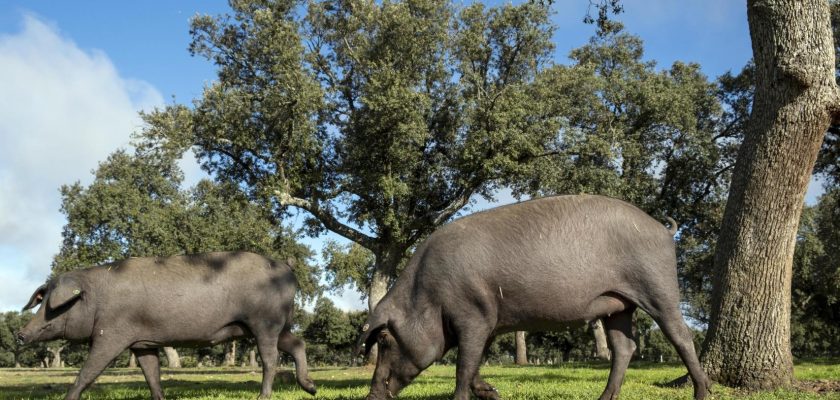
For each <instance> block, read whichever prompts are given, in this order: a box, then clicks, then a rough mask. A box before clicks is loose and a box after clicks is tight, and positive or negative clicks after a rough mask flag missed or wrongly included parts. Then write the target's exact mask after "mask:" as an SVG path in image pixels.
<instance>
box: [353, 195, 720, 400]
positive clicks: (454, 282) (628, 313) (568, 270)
mask: <svg viewBox="0 0 840 400" xmlns="http://www.w3.org/2000/svg"><path fill="white" fill-rule="evenodd" d="M670 222H671V229H670V230H669V229H666V228H665V227H664V226H663V225H662V224H661V223H659V222H657V221H656V220H654V219H653V218H651V217H650V216H648V215H647V214H645V213H644V212H643V211H641V210H639V209H638V208H636V207H634V206H632V205H630V204H628V203H625V202H623V201H620V200H616V199H611V198H607V197H602V196H589V195H581V196H558V197H547V198H542V199H536V200H531V201H526V202H522V203H519V204H514V205H508V206H504V207H499V208H496V209H494V210H489V211H485V212H480V213H476V214H474V215H471V216H468V217H465V218H461V219H459V220H456V221H454V222H452V223H450V224H447V225H445V226H443V227H442V228H440V229H438V230H437V231H436V232H434V233H433V234H432V235H431V236H429V238H428V239H427V240H426V241H425V242H424V243H423V244H421V245H420V246H419V247H418V249H417V251H416V252H415V254H414V256H413V257H412V258H411V260H410V261H409V262H408V264H407V266H406V268H405V270H404V271H403V273H402V275H400V277H399V279H397V281H396V282H395V284H394V286H393V288H392V289H391V290H390V291H389V292H388V294H387V295H386V296H385V297H384V298H383V299H382V301H381V302H380V303H379V304H378V305H377V306H376V308H375V310H374V311H373V312H372V313H371V315H370V316H369V317H368V320H367V323H366V324H365V325H364V327H363V328H362V332H363V333H362V335H361V337H360V338H359V351H360V352H361V351H363V348H362V347H364V349H370V347H371V346H372V345H373V344H374V343H378V347H379V353H378V359H377V362H376V370H375V371H374V374H373V380H372V382H371V388H370V394H369V395H368V397H367V398H368V399H369V400H381V399H388V398H392V397H394V396H396V395H397V393H398V392H399V391H400V390H401V389H402V388H403V387H405V386H406V385H408V384H409V383H410V382H411V381H412V380H413V379H414V378H415V377H416V376H417V375H418V374H420V372H421V371H422V370H424V369H425V368H427V367H428V366H429V365H430V364H432V363H433V362H434V361H436V360H438V359H440V357H442V356H443V354H444V353H445V352H446V351H447V350H449V349H450V348H453V347H458V363H457V369H456V384H455V399H457V400H467V399H469V398H470V391H472V393H473V394H475V395H476V397H478V398H480V399H498V398H499V395H498V393H497V392H496V390H495V389H494V388H493V387H492V386H490V385H489V384H488V383H486V382H485V381H484V380H483V379H482V378H481V377H480V375H479V372H478V369H479V365H480V363H481V359H482V356H483V354H484V352H485V351H486V349H487V347H488V346H489V345H490V344H491V343H492V341H493V338H494V337H495V336H496V335H497V334H499V333H503V332H510V331H515V330H526V331H527V330H534V331H541V330H552V329H556V328H558V327H562V326H564V325H570V324H575V323H584V322H586V321H591V320H594V319H596V318H601V319H603V321H604V325H605V328H606V330H607V335H608V337H609V342H610V348H611V349H612V368H611V370H610V376H609V380H608V383H607V387H606V389H605V390H604V392H603V394H602V395H601V399H602V400H606V399H616V398H617V397H618V392H619V389H620V387H621V383H622V380H623V379H624V372H625V371H626V369H627V365H628V363H629V362H630V358H631V356H632V354H633V351H634V350H635V349H636V345H635V342H634V341H633V334H632V332H631V330H632V327H631V325H632V315H633V311H634V310H635V309H636V307H639V308H641V309H643V310H645V311H646V312H647V313H648V314H650V316H651V317H653V319H654V320H655V321H656V322H657V323H658V324H659V326H660V328H662V332H663V333H664V334H665V335H666V336H667V337H668V339H670V341H671V342H672V343H673V344H674V346H675V347H676V349H677V352H678V353H679V354H680V357H681V358H682V360H683V362H684V363H685V365H686V366H687V367H688V371H689V374H690V375H691V378H692V380H693V382H694V398H695V399H703V398H705V397H706V394H707V390H708V389H709V386H710V381H709V379H708V378H707V377H706V374H705V373H704V372H703V370H702V369H701V368H700V363H699V362H698V360H697V355H696V354H695V352H694V345H693V343H692V340H691V332H690V331H689V329H688V327H687V326H686V325H685V322H684V321H683V318H682V315H681V314H680V308H679V302H680V294H679V290H678V287H677V271H676V256H675V251H674V240H673V235H674V234H675V233H676V224H675V223H674V222H673V220H670Z"/></svg>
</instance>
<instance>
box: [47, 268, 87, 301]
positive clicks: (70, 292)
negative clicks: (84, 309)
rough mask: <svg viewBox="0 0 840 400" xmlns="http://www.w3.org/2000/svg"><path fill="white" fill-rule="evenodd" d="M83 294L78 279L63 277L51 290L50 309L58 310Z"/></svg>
mask: <svg viewBox="0 0 840 400" xmlns="http://www.w3.org/2000/svg"><path fill="white" fill-rule="evenodd" d="M81 294H82V285H80V284H79V281H78V279H76V278H73V277H71V276H62V277H59V278H58V284H57V285H55V287H54V288H53V289H52V290H50V298H49V300H47V302H48V303H49V306H50V308H52V309H56V308H58V307H61V306H63V305H65V304H67V303H69V302H71V301H72V300H73V299H75V298H77V297H79V296H81Z"/></svg>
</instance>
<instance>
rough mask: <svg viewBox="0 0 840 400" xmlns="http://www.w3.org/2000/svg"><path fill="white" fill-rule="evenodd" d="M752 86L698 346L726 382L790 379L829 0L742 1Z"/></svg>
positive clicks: (826, 100)
mask: <svg viewBox="0 0 840 400" xmlns="http://www.w3.org/2000/svg"><path fill="white" fill-rule="evenodd" d="M747 7H748V10H747V12H748V19H749V26H750V34H751V37H752V45H753V55H754V58H755V64H756V91H755V99H754V102H753V109H752V114H751V115H750V121H749V125H748V128H747V132H746V134H745V137H744V142H743V144H742V145H741V148H740V150H739V152H738V159H737V161H736V164H735V170H734V172H733V178H732V185H731V188H730V192H729V198H728V200H727V204H726V210H725V211H724V219H723V224H722V229H721V232H720V236H719V238H718V244H717V252H716V254H715V269H716V273H715V281H714V290H713V294H712V314H711V320H710V324H709V332H708V336H707V340H706V342H705V343H704V349H703V353H702V360H703V365H704V367H705V369H706V371H707V372H708V374H709V377H710V378H712V379H713V380H716V381H718V382H720V383H723V384H725V385H730V386H737V387H745V388H751V389H772V388H776V387H780V386H785V385H788V384H790V382H791V379H792V371H793V368H792V365H793V364H792V356H791V352H790V300H791V274H792V272H791V271H792V269H791V268H792V263H793V251H794V245H795V239H796V232H797V228H798V226H799V217H800V214H801V211H802V204H803V200H804V196H805V191H806V189H807V187H808V182H809V179H810V176H811V173H812V170H813V168H814V162H815V160H816V157H817V153H818V151H819V149H820V144H821V143H822V139H823V136H824V134H825V132H826V129H827V128H828V127H829V124H830V122H831V120H832V116H833V115H836V111H837V104H838V101H837V99H838V94H837V88H836V86H835V83H834V48H833V43H832V34H831V30H830V22H829V5H828V2H827V1H825V0H765V1H759V0H749V1H748V2H747Z"/></svg>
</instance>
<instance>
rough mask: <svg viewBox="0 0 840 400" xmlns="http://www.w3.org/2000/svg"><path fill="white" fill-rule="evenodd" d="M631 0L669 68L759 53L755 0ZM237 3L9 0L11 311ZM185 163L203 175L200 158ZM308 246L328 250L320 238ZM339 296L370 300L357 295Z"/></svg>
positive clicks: (4, 258) (630, 25)
mask: <svg viewBox="0 0 840 400" xmlns="http://www.w3.org/2000/svg"><path fill="white" fill-rule="evenodd" d="M588 4H589V2H588V1H587V0H558V1H555V4H554V11H555V16H554V21H555V23H556V24H557V26H558V29H557V31H556V35H555V38H554V40H555V43H556V46H557V51H556V59H557V61H558V62H564V61H565V56H566V54H568V52H569V51H570V50H571V49H573V48H576V47H579V46H580V45H582V44H584V43H585V42H586V41H587V39H588V38H589V37H590V36H591V35H592V33H593V32H594V27H593V26H590V25H585V24H583V23H582V22H581V21H582V19H583V17H584V15H585V14H586V7H587V5H588ZM624 5H625V9H626V12H625V13H624V14H622V15H620V16H619V19H621V20H622V21H623V22H624V23H625V26H626V29H627V31H628V32H630V33H633V34H637V35H639V36H641V37H642V39H643V40H644V42H645V49H646V58H647V59H649V60H655V61H657V63H658V65H659V66H660V67H663V68H664V67H667V66H669V65H670V64H671V63H673V62H674V61H675V60H682V61H689V62H691V61H693V62H698V63H700V64H701V65H702V68H703V71H704V72H705V73H706V74H707V75H709V76H711V77H714V76H717V75H719V74H721V73H724V72H726V71H728V70H733V71H738V70H740V68H741V67H742V66H743V65H744V64H745V62H746V61H747V60H748V59H749V58H750V55H751V49H750V42H749V33H748V30H747V24H746V6H745V4H744V2H741V1H738V2H735V1H731V0H705V1H702V0H682V1H664V0H647V1H642V0H625V1H624ZM226 10H227V3H226V2H224V1H194V0H190V1H187V0H167V1H160V0H155V1H142V2H128V1H102V0H99V1H85V2H49V1H22V0H10V1H4V2H0V94H2V95H0V185H2V187H3V190H0V311H2V310H9V309H18V308H19V307H20V306H21V305H22V304H23V302H24V301H25V299H27V298H28V296H29V294H30V293H31V291H32V290H33V289H34V288H35V287H37V286H38V285H39V284H40V283H41V282H43V279H44V278H45V277H46V276H47V274H48V272H49V263H50V260H51V259H52V256H53V254H55V253H56V252H57V251H58V248H59V245H60V231H61V226H62V225H63V223H64V220H63V219H62V216H61V214H60V213H59V210H58V208H59V205H60V201H59V200H60V198H59V195H58V190H57V189H58V187H59V186H60V185H61V184H68V183H72V182H74V181H77V180H80V181H81V182H82V183H86V182H90V179H91V178H90V171H91V170H92V169H93V168H95V167H96V164H97V162H98V161H100V160H103V159H104V158H105V157H106V156H107V154H109V153H110V152H112V151H113V150H114V149H116V148H117V147H125V146H127V145H128V142H129V135H130V134H131V133H132V132H133V131H135V130H136V129H137V128H138V127H139V121H138V119H137V117H136V113H137V111H138V110H141V109H149V108H151V107H154V106H156V105H161V104H164V103H165V102H170V101H171V99H172V98H173V97H174V98H175V99H176V101H178V102H189V101H190V100H191V99H193V98H195V97H197V96H199V95H200V94H201V90H202V88H203V86H204V85H205V84H206V83H207V82H210V81H212V80H213V79H214V78H215V72H214V68H213V66H212V65H211V64H210V63H209V62H207V61H205V60H203V59H201V58H194V57H191V56H190V55H189V53H188V52H187V46H188V44H189V33H188V32H189V25H188V21H189V18H190V17H191V16H193V15H195V14H196V13H201V14H217V13H220V12H224V11H226ZM184 166H185V169H186V170H187V175H188V177H192V179H196V178H197V177H198V176H200V174H201V173H200V171H198V169H197V167H196V166H195V163H194V161H192V160H185V162H184ZM817 186H818V185H815V186H814V187H815V188H816V187H817ZM816 193H818V190H817V189H814V190H812V191H811V192H810V193H809V199H811V200H812V199H813V198H814V196H815V194H816ZM499 201H500V202H502V203H504V202H510V201H512V199H511V198H510V196H508V195H505V194H502V195H501V196H500V199H499ZM488 206H489V205H488V204H486V202H480V203H479V204H477V205H476V208H485V207H488ZM306 242H307V243H309V244H310V245H312V246H313V248H314V250H315V251H316V252H319V251H320V245H321V243H322V240H321V239H308V240H306ZM336 300H337V301H338V304H339V305H340V306H342V307H343V308H359V307H361V306H362V303H361V302H360V301H359V297H358V294H356V293H354V292H352V291H346V292H345V293H344V295H343V296H338V297H336Z"/></svg>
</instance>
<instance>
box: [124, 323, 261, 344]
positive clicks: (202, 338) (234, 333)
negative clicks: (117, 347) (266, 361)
mask: <svg viewBox="0 0 840 400" xmlns="http://www.w3.org/2000/svg"><path fill="white" fill-rule="evenodd" d="M252 336H253V335H252V334H251V331H250V330H248V328H247V327H246V326H245V325H244V324H242V323H239V322H234V323H231V324H228V325H225V326H223V327H221V328H218V329H212V328H211V329H207V330H203V331H195V332H166V333H163V332H158V333H153V334H151V335H149V336H148V337H147V338H144V339H140V340H138V341H136V342H134V344H132V345H131V348H133V349H142V348H159V347H164V346H178V347H203V346H212V345H215V344H218V343H221V342H224V341H226V340H229V339H236V338H242V337H252Z"/></svg>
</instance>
